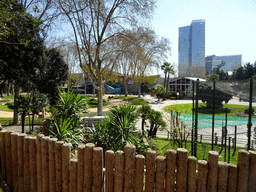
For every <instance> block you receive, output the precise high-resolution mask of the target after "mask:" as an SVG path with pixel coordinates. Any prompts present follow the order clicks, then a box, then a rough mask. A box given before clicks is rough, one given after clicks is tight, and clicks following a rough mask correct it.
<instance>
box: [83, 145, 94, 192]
mask: <svg viewBox="0 0 256 192" xmlns="http://www.w3.org/2000/svg"><path fill="white" fill-rule="evenodd" d="M94 147H95V145H94V144H93V143H87V144H86V145H85V149H84V192H91V191H92V182H93V180H92V178H93V172H92V171H93V149H94Z"/></svg>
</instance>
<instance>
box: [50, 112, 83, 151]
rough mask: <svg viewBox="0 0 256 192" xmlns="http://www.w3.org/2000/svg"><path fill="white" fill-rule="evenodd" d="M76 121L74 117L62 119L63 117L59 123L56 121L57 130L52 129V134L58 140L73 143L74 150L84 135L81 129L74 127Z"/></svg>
mask: <svg viewBox="0 0 256 192" xmlns="http://www.w3.org/2000/svg"><path fill="white" fill-rule="evenodd" d="M74 121H75V120H74V119H73V118H70V119H62V117H61V118H60V122H59V123H58V124H57V123H56V122H54V125H55V131H53V130H50V132H51V134H52V135H53V136H54V137H55V138H57V139H58V140H60V141H65V142H67V143H71V144H72V149H73V150H74V149H75V146H77V145H78V144H79V143H81V139H83V135H84V133H83V132H82V130H81V129H73V128H72V126H71V124H72V123H73V122H74Z"/></svg>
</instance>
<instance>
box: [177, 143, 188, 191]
mask: <svg viewBox="0 0 256 192" xmlns="http://www.w3.org/2000/svg"><path fill="white" fill-rule="evenodd" d="M187 163H188V150H186V149H183V148H178V149H177V176H176V191H177V192H181V191H186V190H187V166H188V165H187Z"/></svg>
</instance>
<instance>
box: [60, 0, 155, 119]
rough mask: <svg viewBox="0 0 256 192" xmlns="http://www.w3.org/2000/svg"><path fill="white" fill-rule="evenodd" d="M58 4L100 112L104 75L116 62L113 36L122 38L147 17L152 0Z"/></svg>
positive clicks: (62, 2)
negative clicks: (96, 98)
mask: <svg viewBox="0 0 256 192" xmlns="http://www.w3.org/2000/svg"><path fill="white" fill-rule="evenodd" d="M59 7H60V8H61V10H62V11H63V13H65V15H66V16H67V19H68V20H69V22H70V24H71V26H72V28H73V31H74V41H75V42H76V46H77V51H78V54H79V62H80V66H81V68H82V69H83V70H84V72H85V73H86V74H87V75H88V77H89V80H91V81H92V82H95V83H96V82H97V85H96V84H95V83H94V87H95V88H96V89H97V90H98V115H102V113H103V111H102V107H103V99H102V93H103V87H104V77H103V76H104V74H105V73H106V72H108V71H112V69H113V68H114V65H115V64H116V57H114V54H115V53H116V52H117V49H116V46H115V44H114V43H113V42H114V41H113V40H114V39H115V38H118V37H124V34H123V31H125V29H127V28H131V27H137V26H138V23H139V22H140V21H142V20H143V19H144V18H149V16H150V15H151V13H152V10H154V7H155V0H144V1H140V0H139V1H138V0H108V1H102V0H95V1H91V0H89V1H86V3H81V2H80V1H72V0H67V1H59Z"/></svg>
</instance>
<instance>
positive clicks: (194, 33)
mask: <svg viewBox="0 0 256 192" xmlns="http://www.w3.org/2000/svg"><path fill="white" fill-rule="evenodd" d="M188 66H199V67H203V68H204V67H205V20H193V21H192V23H191V25H189V26H185V27H180V28H179V74H181V73H184V70H183V69H185V68H187V67H188Z"/></svg>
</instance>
